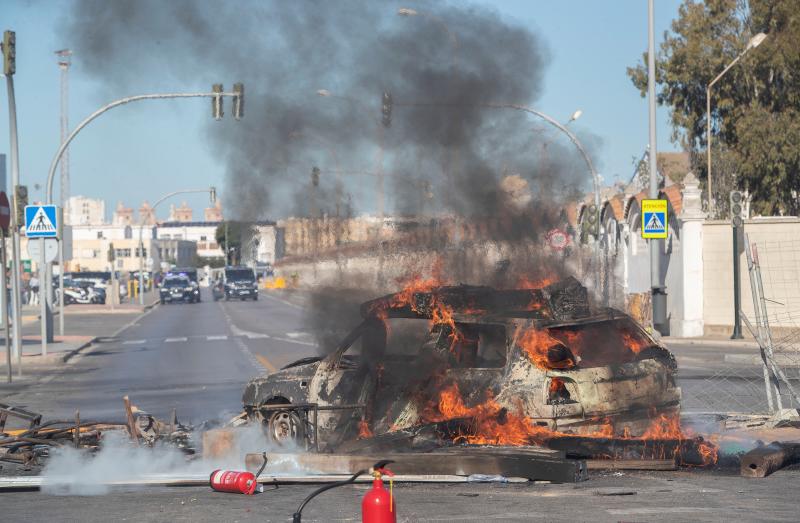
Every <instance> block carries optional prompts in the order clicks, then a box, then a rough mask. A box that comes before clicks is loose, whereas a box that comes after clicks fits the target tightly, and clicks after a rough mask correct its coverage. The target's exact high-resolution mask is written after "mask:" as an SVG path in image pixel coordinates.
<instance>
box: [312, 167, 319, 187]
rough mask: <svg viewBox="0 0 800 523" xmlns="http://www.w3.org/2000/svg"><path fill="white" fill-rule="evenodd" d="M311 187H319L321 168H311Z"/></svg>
mask: <svg viewBox="0 0 800 523" xmlns="http://www.w3.org/2000/svg"><path fill="white" fill-rule="evenodd" d="M311 185H313V186H314V187H319V167H312V168H311Z"/></svg>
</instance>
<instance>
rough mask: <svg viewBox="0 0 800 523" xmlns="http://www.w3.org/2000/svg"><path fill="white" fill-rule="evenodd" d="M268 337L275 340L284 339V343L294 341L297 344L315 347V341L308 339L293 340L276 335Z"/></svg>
mask: <svg viewBox="0 0 800 523" xmlns="http://www.w3.org/2000/svg"><path fill="white" fill-rule="evenodd" d="M270 339H273V340H277V341H284V342H286V343H295V344H297V345H305V346H307V347H317V344H316V343H312V342H310V341H301V340H293V339H291V338H279V337H277V336H270Z"/></svg>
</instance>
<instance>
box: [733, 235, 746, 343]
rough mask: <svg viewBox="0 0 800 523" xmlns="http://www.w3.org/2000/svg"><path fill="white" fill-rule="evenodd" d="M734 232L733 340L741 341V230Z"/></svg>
mask: <svg viewBox="0 0 800 523" xmlns="http://www.w3.org/2000/svg"><path fill="white" fill-rule="evenodd" d="M731 230H732V231H733V333H732V334H731V339H732V340H741V339H742V338H743V337H744V336H742V317H741V316H742V315H741V311H742V297H741V294H742V283H741V277H740V276H741V275H740V274H739V271H740V269H739V228H738V227H736V226H735V225H734V226H733V227H731Z"/></svg>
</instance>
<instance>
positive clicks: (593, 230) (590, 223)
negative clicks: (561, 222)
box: [583, 204, 600, 238]
mask: <svg viewBox="0 0 800 523" xmlns="http://www.w3.org/2000/svg"><path fill="white" fill-rule="evenodd" d="M583 230H584V231H585V232H586V233H587V234H591V235H592V236H594V237H595V238H597V236H598V233H599V232H600V224H599V223H598V219H597V206H596V205H595V204H591V205H589V206H588V207H587V208H586V217H585V218H584V219H583Z"/></svg>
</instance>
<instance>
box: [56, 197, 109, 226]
mask: <svg viewBox="0 0 800 523" xmlns="http://www.w3.org/2000/svg"><path fill="white" fill-rule="evenodd" d="M64 221H65V223H66V224H67V225H100V224H102V223H105V221H106V202H105V200H101V199H97V198H87V197H86V196H71V197H70V198H68V199H67V203H66V205H65V209H64Z"/></svg>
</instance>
